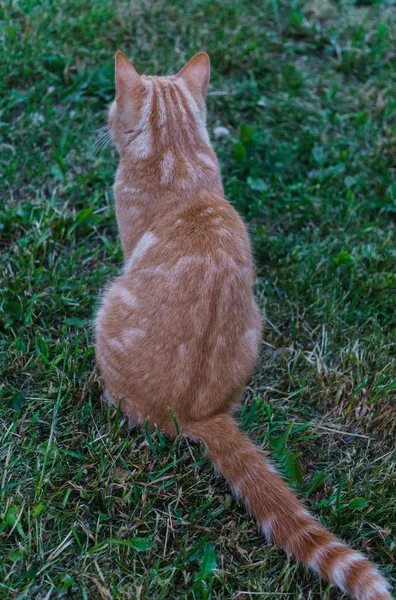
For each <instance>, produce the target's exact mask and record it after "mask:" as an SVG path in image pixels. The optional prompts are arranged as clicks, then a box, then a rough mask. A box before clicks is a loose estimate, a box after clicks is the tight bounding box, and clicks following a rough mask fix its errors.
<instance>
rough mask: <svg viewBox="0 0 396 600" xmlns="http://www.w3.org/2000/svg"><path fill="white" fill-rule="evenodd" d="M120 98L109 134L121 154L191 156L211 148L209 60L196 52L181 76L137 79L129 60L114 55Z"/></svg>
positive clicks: (111, 116) (112, 110)
mask: <svg viewBox="0 0 396 600" xmlns="http://www.w3.org/2000/svg"><path fill="white" fill-rule="evenodd" d="M115 79H116V95H115V100H114V102H113V104H112V105H111V108H110V111H109V117H108V125H109V130H110V133H111V135H112V138H113V141H114V143H115V145H116V146H117V149H118V150H119V152H120V153H121V154H125V155H128V156H130V157H131V158H135V159H136V160H139V159H145V158H149V157H150V156H152V155H154V154H156V153H161V152H162V153H163V152H164V151H166V149H167V148H172V149H174V148H179V149H180V150H181V151H182V152H188V151H189V150H188V149H189V147H195V150H196V149H197V147H200V146H207V145H208V144H209V138H208V134H207V131H206V125H205V99H206V94H207V91H208V86H209V79H210V63H209V57H208V55H207V54H206V53H205V52H200V53H199V54H196V55H195V56H194V57H193V58H192V59H191V60H190V61H189V62H188V63H187V64H186V65H185V67H183V69H182V70H181V71H180V72H179V73H178V74H177V75H171V76H168V77H152V76H146V75H138V73H137V71H136V70H135V69H134V67H133V66H132V64H131V63H130V61H129V60H128V58H127V57H126V56H125V54H123V53H122V52H120V51H118V52H117V54H116V57H115Z"/></svg>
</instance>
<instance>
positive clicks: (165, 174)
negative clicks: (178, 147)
mask: <svg viewBox="0 0 396 600" xmlns="http://www.w3.org/2000/svg"><path fill="white" fill-rule="evenodd" d="M174 167H175V157H174V155H173V153H172V152H171V151H170V150H168V151H167V152H165V154H164V157H163V159H162V160H161V164H160V169H161V183H163V184H164V185H166V184H167V183H170V182H171V181H172V174H173V170H174Z"/></svg>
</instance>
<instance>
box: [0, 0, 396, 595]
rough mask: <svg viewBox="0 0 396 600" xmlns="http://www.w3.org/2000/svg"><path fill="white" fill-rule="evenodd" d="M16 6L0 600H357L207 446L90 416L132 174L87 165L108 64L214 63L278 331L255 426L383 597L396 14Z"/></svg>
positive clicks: (7, 102)
mask: <svg viewBox="0 0 396 600" xmlns="http://www.w3.org/2000/svg"><path fill="white" fill-rule="evenodd" d="M0 10H1V13H2V14H1V19H0V27H1V42H2V60H1V65H0V75H1V76H0V88H1V90H0V91H1V93H0V149H1V152H0V173H1V174H2V175H1V181H0V189H1V197H2V204H1V207H0V227H1V230H0V236H1V237H0V245H1V253H0V262H1V267H0V288H1V295H0V352H1V392H0V596H1V598H3V599H4V600H6V599H9V598H18V599H21V598H35V599H36V598H37V599H40V598H42V599H44V598H46V599H49V598H62V597H69V598H83V599H85V598H94V597H95V598H103V599H111V598H114V599H116V598H136V599H139V598H155V599H159V598H168V599H171V598H191V599H194V598H195V599H198V598H203V599H209V598H212V599H215V598H218V599H220V598H221V599H225V598H238V599H239V600H243V599H245V598H252V599H253V598H274V599H278V598H283V597H285V598H293V599H294V598H296V599H297V598H307V599H311V600H312V599H319V598H320V599H324V600H334V599H336V598H341V597H342V595H341V594H340V592H338V591H337V590H335V589H334V588H330V587H329V586H327V585H326V584H324V583H323V582H320V581H318V580H317V579H316V578H315V577H314V576H313V575H311V574H308V573H306V572H305V571H304V570H303V569H302V568H301V567H300V566H299V565H297V564H296V563H295V562H294V561H292V560H288V559H287V558H286V557H285V555H284V554H283V553H282V552H280V551H278V550H277V549H275V548H270V547H267V546H265V544H264V542H263V540H262V538H260V537H259V535H258V534H257V532H256V528H255V525H254V523H253V522H252V521H251V520H250V519H249V518H246V515H245V512H244V509H243V507H241V506H239V505H238V504H237V503H235V502H234V501H233V500H232V499H231V497H230V493H229V490H228V488H227V486H226V484H225V483H224V481H223V480H222V479H221V478H219V477H217V476H216V475H215V474H214V473H213V470H212V468H211V466H210V464H209V463H208V462H207V461H206V459H205V457H204V452H203V449H202V448H201V447H200V446H199V445H197V444H187V442H185V441H183V440H177V441H176V442H174V443H172V442H170V441H169V440H167V439H165V438H164V437H163V436H162V435H161V434H160V432H154V433H151V434H150V433H149V432H145V431H134V432H130V433H129V432H128V431H127V429H126V424H125V422H124V420H123V419H122V417H121V415H120V414H119V412H118V411H117V410H114V409H110V408H107V407H104V406H103V405H101V403H100V396H101V388H100V385H99V382H98V380H97V375H96V373H95V368H94V352H93V346H92V318H93V315H94V310H95V305H96V301H97V296H98V294H99V291H100V290H101V289H102V288H103V286H104V284H105V283H106V281H108V280H109V278H111V277H112V276H114V275H115V274H116V273H117V271H118V269H119V267H120V264H121V252H120V246H119V243H118V240H117V232H116V226H115V218H114V212H113V207H112V196H111V184H112V180H113V176H114V171H115V167H116V163H117V157H116V155H115V152H114V150H113V149H110V148H107V149H105V150H104V151H103V152H101V153H99V154H95V152H94V150H93V148H92V146H93V142H94V140H95V136H96V131H97V129H98V128H99V127H100V126H101V125H103V123H104V121H105V118H106V107H107V105H108V102H109V101H110V100H111V99H112V96H113V55H114V52H115V50H116V49H117V48H122V49H123V50H124V51H125V52H126V53H127V54H128V55H129V56H131V58H132V59H133V60H134V63H135V66H136V67H137V68H138V69H139V70H140V71H144V72H146V73H149V74H150V73H151V74H153V73H156V74H161V73H168V72H174V71H175V70H176V69H177V68H179V67H181V66H182V65H183V63H184V62H185V61H186V60H187V59H188V58H189V57H191V56H192V55H193V54H194V53H195V52H197V51H198V50H201V49H205V50H207V51H208V52H209V54H210V56H211V59H212V70H213V72H212V85H211V89H210V95H209V98H208V113H209V117H208V118H209V123H208V125H209V130H210V132H211V134H212V132H213V128H214V127H215V126H216V125H223V126H226V127H228V129H229V131H230V135H229V136H228V137H225V138H222V139H219V140H217V141H215V148H216V151H217V152H218V155H219V158H220V161H221V165H222V170H223V176H224V184H225V189H226V193H227V196H228V198H229V199H230V200H231V201H232V202H233V204H234V205H235V206H236V207H237V209H238V210H239V211H240V212H241V213H242V214H243V215H244V217H245V219H246V221H247V223H248V225H249V228H250V232H251V236H252V240H253V244H254V249H255V256H256V264H257V275H258V277H257V297H258V298H259V301H260V303H261V306H262V308H263V309H265V313H266V331H265V335H264V343H263V351H262V357H261V360H260V363H259V365H258V368H257V372H256V374H255V376H254V377H253V378H252V382H251V385H250V387H249V390H248V393H247V397H246V402H245V404H244V405H243V407H242V410H241V414H240V419H241V424H242V426H243V427H244V428H245V429H246V430H247V431H249V432H250V434H251V435H252V437H254V438H255V439H256V440H257V442H258V443H260V444H262V445H266V446H267V447H270V448H271V449H272V450H273V452H274V455H275V458H276V459H277V461H278V463H279V465H280V467H281V469H282V470H283V472H284V475H285V477H287V478H288V479H289V481H290V483H291V484H292V485H294V486H295V488H296V489H297V491H298V493H299V495H300V496H301V497H302V498H304V499H305V502H306V504H307V505H308V506H309V507H310V508H311V509H312V510H313V512H314V513H315V514H316V515H317V516H318V517H319V518H320V519H321V521H322V522H323V523H324V524H326V525H327V526H328V527H329V528H330V529H331V530H332V531H334V532H336V533H337V534H338V535H340V536H342V537H343V538H344V539H346V540H347V541H348V542H350V543H351V544H353V545H354V546H355V547H356V548H358V549H361V550H362V551H364V552H366V553H367V554H368V555H369V556H371V557H372V558H373V559H374V560H375V561H376V562H377V563H378V564H379V565H380V566H381V568H382V569H383V571H384V572H385V573H386V574H387V576H388V577H389V578H390V579H391V580H392V575H393V577H395V575H396V570H395V541H394V538H393V537H392V535H394V531H393V532H392V529H393V530H394V527H395V523H396V503H395V497H396V483H395V469H394V466H395V454H394V447H395V443H394V442H395V430H396V409H395V394H396V380H395V371H396V370H395V348H396V338H395V335H396V303H395V298H396V268H395V264H396V261H395V259H396V243H395V241H396V236H395V216H396V181H395V177H394V175H395V172H394V168H395V164H396V155H395V147H396V144H395V141H396V140H395V128H394V122H393V123H392V115H394V112H395V105H396V102H395V90H396V85H395V84H396V81H395V80H396V78H395V72H396V69H395V51H394V48H395V27H394V22H395V7H394V5H392V3H391V2H386V1H382V2H381V1H380V0H378V1H372V2H370V1H368V0H355V1H349V0H348V1H347V0H341V1H334V2H318V1H314V2H310V3H305V2H301V1H300V0H293V1H292V0H291V1H290V2H286V1H282V2H281V1H278V0H271V1H270V0H264V1H262V2H258V1H253V0H251V1H250V2H235V1H232V0H229V1H227V2H224V1H221V0H189V1H188V2H182V1H179V0H175V1H174V2H166V1H165V0H154V1H149V0H142V1H137V0H133V1H132V2H122V1H120V2H115V0H110V1H106V2H105V1H104V0H73V1H72V0H58V2H56V3H55V2H51V1H50V0H41V1H36V2H34V1H33V0H19V1H11V0H4V2H3V3H2V5H1V9H0ZM212 137H213V135H212ZM393 581H394V579H393Z"/></svg>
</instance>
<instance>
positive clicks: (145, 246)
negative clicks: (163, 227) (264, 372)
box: [124, 231, 159, 273]
mask: <svg viewBox="0 0 396 600" xmlns="http://www.w3.org/2000/svg"><path fill="white" fill-rule="evenodd" d="M158 242H159V238H158V237H157V236H156V235H154V233H152V232H151V231H148V232H146V233H144V234H143V235H142V237H141V238H140V240H139V241H138V243H137V244H136V246H135V248H134V249H133V251H132V253H131V255H130V256H129V257H128V259H127V260H126V261H125V269H124V270H125V273H129V271H130V270H131V269H132V267H133V266H134V265H135V264H136V263H137V262H138V261H139V260H140V259H141V258H142V256H144V254H146V252H147V251H148V250H149V249H150V248H151V247H152V246H155V244H157V243H158Z"/></svg>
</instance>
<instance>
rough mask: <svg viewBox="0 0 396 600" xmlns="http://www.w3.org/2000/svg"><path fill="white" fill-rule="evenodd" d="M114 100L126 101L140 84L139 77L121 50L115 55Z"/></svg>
mask: <svg viewBox="0 0 396 600" xmlns="http://www.w3.org/2000/svg"><path fill="white" fill-rule="evenodd" d="M115 80H116V100H117V101H120V100H123V99H126V98H127V97H128V96H129V94H130V92H131V91H132V90H133V89H134V88H135V87H136V86H137V85H138V84H139V83H140V77H139V75H138V73H137V72H136V70H135V69H134V67H133V66H132V65H131V63H130V62H129V59H128V58H127V57H126V56H125V54H124V53H123V52H121V50H118V51H117V53H116V55H115Z"/></svg>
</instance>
